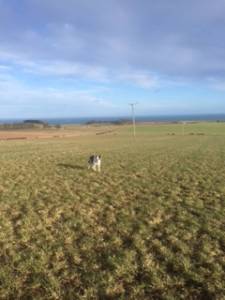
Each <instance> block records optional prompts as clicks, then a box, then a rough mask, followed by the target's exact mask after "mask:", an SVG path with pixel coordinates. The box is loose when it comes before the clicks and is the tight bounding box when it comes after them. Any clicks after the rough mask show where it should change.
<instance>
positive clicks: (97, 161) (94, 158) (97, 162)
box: [88, 155, 102, 172]
mask: <svg viewBox="0 0 225 300" xmlns="http://www.w3.org/2000/svg"><path fill="white" fill-rule="evenodd" d="M101 163H102V159H101V155H91V156H90V157H89V160H88V169H90V168H91V169H92V170H94V171H98V172H100V171H101Z"/></svg>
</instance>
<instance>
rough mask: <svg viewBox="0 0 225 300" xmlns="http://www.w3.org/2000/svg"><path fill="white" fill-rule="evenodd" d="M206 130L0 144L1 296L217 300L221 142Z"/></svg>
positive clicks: (221, 288)
mask: <svg viewBox="0 0 225 300" xmlns="http://www.w3.org/2000/svg"><path fill="white" fill-rule="evenodd" d="M205 125H206V126H205V127H204V126H203V125H202V126H203V128H201V131H203V129H204V132H205V135H199V136H197V135H189V134H187V135H185V136H181V135H178V134H177V135H175V136H171V135H168V134H167V133H168V128H166V130H165V127H164V129H162V127H161V126H164V125H161V126H158V127H157V126H154V128H155V130H156V131H157V132H158V133H159V132H160V134H152V132H153V131H152V130H153V127H150V126H149V127H146V126H145V127H144V130H143V129H142V128H141V127H140V128H138V130H137V132H138V136H137V138H136V139H135V140H134V139H132V137H131V136H130V135H129V132H130V129H129V128H128V127H122V129H121V132H118V134H117V135H115V136H114V135H111V136H109V135H100V136H98V135H97V136H90V137H78V138H74V139H54V140H42V141H41V140H36V141H10V142H1V147H0V162H1V163H0V215H1V218H0V286H1V288H0V299H218V300H220V299H224V294H225V280H224V279H225V255H224V254H225V253H224V252H225V230H224V229H225V221H224V220H225V185H224V182H225V139H224V135H222V134H223V131H222V129H221V128H220V129H219V130H218V131H217V132H216V130H215V127H214V125H213V124H211V126H212V127H211V126H210V125H208V124H205ZM220 125H221V124H220ZM222 125H223V124H222ZM222 125H221V126H222ZM173 126H175V125H173ZM176 126H180V125H176ZM188 126H191V125H188ZM223 126H224V125H223ZM174 128H175V129H176V130H177V132H178V128H180V127H178V128H177V127H174ZM174 128H173V130H174ZM179 130H180V129H179ZM191 131H193V128H192V130H191ZM179 132H180V131H179ZM196 132H198V131H196ZM216 133H217V134H216ZM93 152H96V153H101V154H103V166H102V167H103V171H102V173H100V174H96V173H94V172H89V171H88V170H87V165H86V161H87V157H88V155H89V154H91V153H93Z"/></svg>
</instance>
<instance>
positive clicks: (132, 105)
mask: <svg viewBox="0 0 225 300" xmlns="http://www.w3.org/2000/svg"><path fill="white" fill-rule="evenodd" d="M129 105H130V106H131V111H132V121H133V134H134V137H135V136H136V124H135V113H134V107H135V105H137V102H136V103H130V104H129Z"/></svg>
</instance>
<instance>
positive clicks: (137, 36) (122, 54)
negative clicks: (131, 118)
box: [0, 0, 225, 118]
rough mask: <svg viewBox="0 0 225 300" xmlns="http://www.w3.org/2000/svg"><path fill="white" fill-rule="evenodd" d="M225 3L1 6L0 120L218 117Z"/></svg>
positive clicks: (8, 0)
mask: <svg viewBox="0 0 225 300" xmlns="http://www.w3.org/2000/svg"><path fill="white" fill-rule="evenodd" d="M224 34H225V0H214V1H212V0H197V1H196V0H188V1H183V0H170V1H169V0H157V1H155V0H141V1H139V0H107V1H106V0H64V1H61V0H20V1H18V0H0V118H18V117H21V118H24V117H60V116H61V117H67V116H68V117H81V116H124V115H127V114H129V106H128V103H130V102H138V106H137V113H138V114H139V115H159V114H160V115H169V114H190V113H196V114H198V113H225V38H224Z"/></svg>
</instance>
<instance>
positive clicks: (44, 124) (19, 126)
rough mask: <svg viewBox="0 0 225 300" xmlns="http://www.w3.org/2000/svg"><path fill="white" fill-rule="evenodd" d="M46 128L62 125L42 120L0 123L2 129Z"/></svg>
mask: <svg viewBox="0 0 225 300" xmlns="http://www.w3.org/2000/svg"><path fill="white" fill-rule="evenodd" d="M45 128H61V125H59V124H57V125H50V124H48V123H47V122H44V121H40V120H25V121H23V122H19V123H7V124H0V130H12V129H45Z"/></svg>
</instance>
